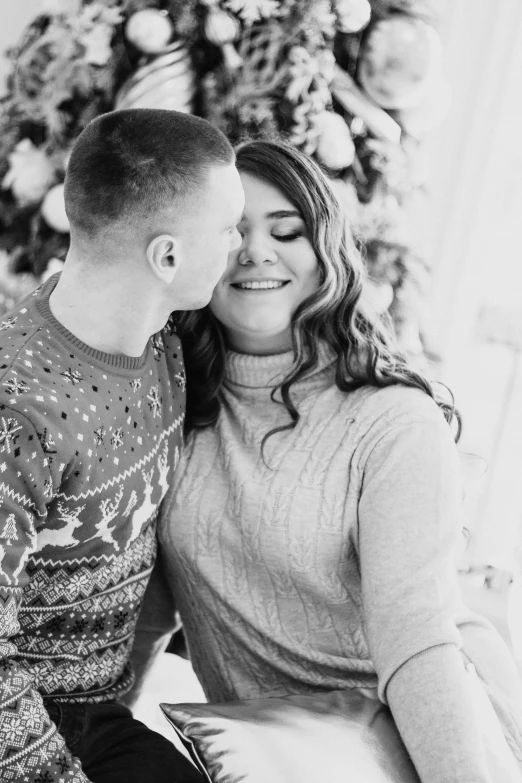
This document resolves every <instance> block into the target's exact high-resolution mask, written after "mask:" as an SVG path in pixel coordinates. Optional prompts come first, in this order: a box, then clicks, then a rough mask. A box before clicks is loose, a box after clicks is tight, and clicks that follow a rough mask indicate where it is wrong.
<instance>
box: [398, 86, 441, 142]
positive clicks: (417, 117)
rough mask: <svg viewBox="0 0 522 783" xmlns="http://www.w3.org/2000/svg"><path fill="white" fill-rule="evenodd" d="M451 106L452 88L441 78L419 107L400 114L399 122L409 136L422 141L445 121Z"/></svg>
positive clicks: (405, 110)
mask: <svg viewBox="0 0 522 783" xmlns="http://www.w3.org/2000/svg"><path fill="white" fill-rule="evenodd" d="M450 106H451V87H450V86H449V84H448V83H447V81H446V80H445V79H443V78H442V77H441V78H440V79H439V80H438V81H436V82H435V83H434V84H433V85H432V87H431V88H430V90H429V91H428V93H427V94H426V95H425V96H424V98H423V99H422V101H421V102H420V103H419V104H418V105H417V106H412V108H411V109H403V110H402V111H401V112H399V115H398V117H397V121H398V122H399V124H400V125H401V127H402V128H404V130H405V131H406V133H407V134H408V135H409V136H413V137H414V138H415V139H422V138H423V137H424V136H426V135H427V134H428V133H431V131H433V130H435V129H436V128H438V127H439V125H440V124H441V123H442V122H443V121H444V120H445V118H446V116H447V114H448V111H449V109H450Z"/></svg>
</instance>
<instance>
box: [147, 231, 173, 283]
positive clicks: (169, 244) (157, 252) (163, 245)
mask: <svg viewBox="0 0 522 783" xmlns="http://www.w3.org/2000/svg"><path fill="white" fill-rule="evenodd" d="M147 261H148V262H149V266H150V268H151V269H152V271H153V272H154V274H155V275H156V277H159V279H160V280H162V281H163V282H164V283H165V284H166V285H170V284H171V283H172V281H173V280H174V277H175V276H176V272H177V271H178V269H179V267H180V265H181V254H180V251H179V247H178V244H177V242H176V240H175V239H174V237H173V236H171V235H170V234H160V236H158V237H154V239H153V240H152V241H151V242H150V243H149V246H148V248H147Z"/></svg>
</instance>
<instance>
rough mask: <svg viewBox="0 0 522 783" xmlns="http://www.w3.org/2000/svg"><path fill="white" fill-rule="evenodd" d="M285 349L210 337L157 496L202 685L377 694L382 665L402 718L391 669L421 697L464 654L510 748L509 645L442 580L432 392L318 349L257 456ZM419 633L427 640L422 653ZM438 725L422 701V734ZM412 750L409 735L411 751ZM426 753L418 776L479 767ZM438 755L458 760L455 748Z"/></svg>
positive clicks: (451, 580)
mask: <svg viewBox="0 0 522 783" xmlns="http://www.w3.org/2000/svg"><path fill="white" fill-rule="evenodd" d="M291 361H292V355H291V354H282V355H278V356H268V357H256V356H248V355H240V354H236V353H230V354H229V355H228V360H227V367H226V382H225V387H224V390H223V398H222V399H223V405H222V410H221V414H220V417H219V419H218V421H217V423H216V424H215V425H214V426H213V427H209V428H206V429H204V430H201V431H197V432H196V433H195V434H193V435H192V436H191V437H190V439H189V443H188V445H187V450H186V453H185V455H184V456H183V457H182V460H181V462H180V465H179V469H178V471H177V472H176V475H175V478H174V482H173V487H172V496H171V497H170V499H169V503H168V504H167V505H166V507H165V516H164V521H163V523H162V525H161V528H160V540H161V543H162V547H163V551H164V554H165V560H166V566H167V570H168V574H169V579H170V583H171V586H172V588H173V591H174V597H175V600H176V604H177V606H178V609H179V611H180V614H181V618H182V621H183V624H184V628H185V632H186V636H187V639H188V644H189V648H190V654H191V658H192V662H193V665H194V669H195V671H196V673H197V675H198V677H199V678H200V680H201V682H202V684H203V687H204V690H205V692H206V695H207V697H208V698H209V699H210V700H213V701H217V700H227V701H228V700H232V699H237V698H240V699H244V698H254V697H257V696H268V695H281V694H290V693H302V692H306V691H314V690H325V689H337V688H349V687H358V688H362V689H364V692H365V693H367V694H369V695H371V694H373V695H374V697H379V698H381V699H382V700H383V701H386V700H387V698H388V696H389V695H390V693H391V691H392V689H390V688H389V685H390V683H391V682H393V683H398V684H399V686H398V688H397V687H395V693H394V696H395V698H394V703H393V704H391V705H390V706H391V707H392V710H393V711H394V712H395V708H397V712H399V713H400V712H401V709H402V710H403V713H404V711H405V713H406V714H407V715H409V716H410V718H411V714H412V712H411V710H412V709H413V711H415V705H412V704H411V699H410V701H409V702H408V698H409V696H408V683H410V682H414V681H417V682H418V681H419V677H420V681H421V682H425V683H426V689H425V691H426V698H428V699H429V698H430V696H431V695H432V694H431V692H430V682H431V683H432V684H433V683H434V680H436V679H437V677H438V676H439V674H438V673H440V672H442V673H443V674H444V676H445V677H447V679H446V680H445V681H444V687H445V688H448V689H451V688H452V687H453V686H455V688H456V690H455V693H456V694H458V693H459V690H458V687H460V685H461V683H460V684H459V682H460V681H459V682H457V681H458V680H459V677H460V670H459V666H460V667H462V663H461V656H462V655H463V654H464V656H465V657H468V658H471V659H472V660H473V661H474V663H475V666H476V668H477V670H478V673H479V675H480V676H481V678H482V679H483V680H484V681H485V682H486V684H487V688H488V689H489V692H490V696H491V698H492V700H493V702H494V704H495V706H496V707H497V710H498V713H499V714H500V715H501V718H502V721H503V725H504V729H505V732H506V735H508V736H509V741H510V743H511V744H512V746H513V747H514V748H515V750H516V752H518V753H519V759H520V760H522V752H520V751H521V748H522V743H521V741H520V727H521V725H522V716H521V705H522V700H520V701H519V699H520V694H521V690H520V684H519V682H518V679H517V675H516V672H515V669H514V666H513V663H512V662H511V660H510V658H509V655H508V653H507V651H506V650H505V649H504V648H503V646H502V644H501V642H500V640H499V639H497V636H496V635H495V632H494V630H493V628H492V627H491V626H489V625H488V624H487V623H486V622H485V621H483V620H482V619H479V618H478V617H476V616H474V615H472V614H471V613H470V612H469V611H467V610H466V609H465V607H464V606H463V605H462V602H461V598H460V592H459V589H458V584H457V575H456V568H455V566H454V552H455V549H456V546H457V544H458V542H459V537H460V536H461V529H460V523H459V512H460V505H461V495H462V490H461V485H460V480H459V462H458V456H457V452H456V448H455V444H454V442H453V438H452V434H451V430H450V428H449V427H448V425H447V424H446V422H445V421H444V419H443V416H442V414H441V412H440V410H439V409H438V408H437V406H436V405H435V404H434V403H433V401H432V400H431V399H430V398H429V397H428V396H427V395H426V394H424V393H423V392H421V391H419V390H416V389H409V388H406V387H403V386H398V385H397V386H393V387H389V388H386V389H377V388H375V387H370V386H365V387H362V388H360V389H359V390H357V391H353V392H350V393H343V392H341V391H340V390H339V389H338V388H337V387H336V385H335V383H334V375H335V365H334V363H333V359H332V357H330V356H328V354H327V353H326V352H324V354H323V356H322V359H321V362H320V365H319V367H318V368H317V369H316V370H315V371H314V372H313V373H312V374H311V375H309V377H307V378H306V379H304V380H302V381H300V382H299V383H298V384H296V385H295V386H294V387H293V388H292V396H293V399H294V401H295V404H296V406H297V408H298V410H299V412H300V414H301V418H300V420H299V422H298V424H297V426H296V428H295V429H293V430H286V431H284V432H278V433H276V434H274V435H273V436H271V437H270V438H269V439H268V441H267V442H266V447H265V461H266V462H265V461H264V460H263V457H262V455H261V441H262V439H263V437H264V436H265V435H266V433H268V432H269V431H270V430H272V429H274V428H275V427H279V426H281V425H284V424H288V422H289V420H290V419H289V415H288V413H287V411H286V408H285V407H284V406H283V405H281V404H279V403H278V402H273V401H271V400H270V393H271V390H272V389H273V387H274V386H275V385H277V383H278V381H280V380H281V378H282V377H283V376H284V375H285V374H286V372H287V371H288V369H289V367H290V364H291ZM435 649H436V650H437V655H438V652H439V651H443V653H444V655H443V663H442V669H440V670H439V669H437V668H436V666H435V663H434V661H435V658H434V655H433V654H432V653H431V652H430V651H433V650H435ZM459 650H462V651H463V652H459ZM446 653H447V655H446ZM452 656H453V657H452ZM499 656H500V657H499ZM448 661H449V662H450V663H449V664H448V666H447V667H446V668H444V666H445V665H446V663H448ZM459 661H460V663H459ZM500 661H502V662H503V665H502V666H500V667H499V663H500ZM455 662H456V663H455ZM437 666H438V664H437ZM455 666H457V668H455ZM408 667H409V668H408ZM499 668H500V669H502V672H500V671H499ZM462 669H463V667H462ZM404 672H405V674H404ZM398 673H399V674H398ZM434 685H435V686H436V685H437V683H436V682H435V683H434ZM439 685H440V683H439ZM440 690H441V688H440V687H439V691H440ZM389 692H390V693H389ZM439 697H440V698H441V699H442V703H444V698H445V697H444V693H442V694H440V693H439ZM463 698H464V697H463ZM437 703H440V702H436V704H435V708H436V706H437ZM408 710H410V712H408ZM442 714H443V711H441V715H442ZM396 717H397V716H396ZM399 717H400V716H399ZM444 720H445V719H444ZM464 722H465V721H464ZM398 723H399V727H400V728H401V730H402V728H403V727H402V726H401V724H400V721H398ZM410 723H411V721H410ZM421 725H422V722H420V723H419V729H418V731H424V729H425V727H424V728H420V727H421ZM447 728H448V727H445V726H437V716H436V715H435V716H434V719H433V724H432V727H431V730H432V731H433V737H432V739H433V741H434V743H435V746H436V744H437V739H438V738H440V737H441V734H440V733H439V735H437V731H439V730H440V732H441V733H442V734H443V733H444V731H446V729H447ZM449 728H450V729H453V728H454V724H451V726H450V727H449ZM412 731H413V736H412V737H410V738H409V747H410V748H411V747H413V746H415V742H416V739H417V737H416V734H415V727H413V728H412ZM405 733H406V734H407V733H408V732H407V731H406V732H405ZM464 734H465V730H464ZM463 737H464V735H463ZM468 739H469V737H466V739H464V738H463V740H462V742H463V743H464V745H465V744H466V742H467V741H468ZM472 739H473V737H472ZM430 741H431V740H430ZM470 741H471V740H470ZM455 744H456V745H458V741H457V742H456V743H455ZM421 745H422V743H421ZM461 752H463V753H464V756H465V757H466V758H465V760H464V761H463V762H462V763H463V764H466V763H468V761H469V758H468V757H467V756H466V753H468V756H472V755H473V753H475V749H471V748H469V747H465V748H464V749H461V748H459V747H456V748H455V754H456V755H458V754H459V753H461ZM425 755H426V753H425V752H424V754H423V751H422V747H421V752H420V755H419V758H421V764H420V766H421V767H422V759H423V758H424V756H425ZM450 755H451V754H450ZM476 755H477V759H478V758H479V755H480V754H479V753H478V751H477V752H476ZM414 760H415V761H416V763H417V762H418V760H419V759H416V758H414ZM432 761H433V763H432V767H431V768H430V767H429V763H428V768H427V769H426V770H422V772H423V773H424V777H423V780H434V781H435V780H436V781H438V783H440V781H443V780H444V781H446V780H448V781H449V780H451V781H457V780H458V781H459V783H463V781H468V780H470V781H471V780H474V781H479V780H480V781H482V780H488V779H489V778H488V777H487V774H486V773H485V771H484V770H483V768H482V767H481V766H480V765H481V762H480V760H479V761H477V767H476V768H475V767H473V768H471V767H470V768H469V769H468V770H467V772H468V773H469V774H468V776H466V775H465V774H464V773H463V771H462V770H463V767H462V766H461V767H460V774H459V775H458V776H457V777H453V776H451V775H450V773H448V776H447V777H446V776H445V774H444V771H443V770H442V769H441V768H439V769H434V768H433V764H436V763H437V758H435V759H434V760H432ZM451 763H452V764H454V765H455V768H456V769H458V767H459V761H458V759H456V758H452V759H451ZM472 766H473V765H472Z"/></svg>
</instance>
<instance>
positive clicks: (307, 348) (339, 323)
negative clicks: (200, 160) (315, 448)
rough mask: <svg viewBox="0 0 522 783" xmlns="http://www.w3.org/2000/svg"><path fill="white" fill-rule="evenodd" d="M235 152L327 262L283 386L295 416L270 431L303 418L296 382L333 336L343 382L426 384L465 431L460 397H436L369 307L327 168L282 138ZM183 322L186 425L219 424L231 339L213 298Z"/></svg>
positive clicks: (346, 385)
mask: <svg viewBox="0 0 522 783" xmlns="http://www.w3.org/2000/svg"><path fill="white" fill-rule="evenodd" d="M236 155H237V168H238V169H239V171H240V172H244V173H245V174H249V175H251V176H253V177H256V178H257V179H260V180H262V181H264V182H266V183H268V184H269V185H271V186H273V187H275V188H277V189H278V190H279V191H280V192H281V193H282V194H284V196H285V197H286V198H287V199H288V200H289V201H290V202H291V203H292V204H293V205H294V206H295V208H296V209H297V210H298V211H299V212H300V214H301V216H302V218H303V220H304V223H305V225H306V228H307V232H308V238H309V240H310V242H311V244H312V247H313V249H314V251H315V255H316V257H317V262H318V264H319V268H320V285H319V288H318V289H317V291H315V293H313V294H312V295H311V296H309V297H308V298H307V299H305V300H304V301H303V302H302V303H301V304H300V305H299V307H298V308H297V310H296V311H295V313H294V314H293V318H292V346H293V351H294V362H293V365H292V367H291V369H290V371H289V373H288V375H287V376H286V377H285V379H284V381H283V382H282V384H281V385H280V386H279V387H278V389H279V392H280V395H281V399H282V401H283V403H284V405H285V406H286V408H287V410H288V412H289V414H290V419H291V423H290V424H289V425H288V426H287V427H282V428H279V429H277V430H272V432H270V433H268V435H272V434H273V433H274V432H277V431H279V430H280V429H287V428H293V427H295V425H296V424H297V422H298V420H299V412H298V410H297V409H296V407H295V405H294V404H293V402H292V396H291V388H292V385H293V384H295V383H296V382H297V381H298V380H300V379H301V378H303V376H305V375H306V374H307V373H308V372H310V371H311V370H312V369H313V368H315V367H316V366H317V363H318V358H319V357H318V347H319V344H320V343H326V344H327V345H328V346H329V347H330V349H331V350H332V351H333V352H334V354H335V355H336V356H337V366H336V377H335V380H336V384H337V386H338V388H339V389H341V390H342V391H350V390H353V389H355V388H357V387H359V386H362V385H363V384H370V385H372V386H378V387H384V386H390V385H392V384H403V385H404V386H410V387H415V388H418V389H421V390H422V391H424V392H425V393H426V394H428V395H429V396H430V397H432V398H433V399H434V400H435V401H436V402H437V404H438V405H439V406H440V407H441V408H442V410H443V412H444V415H445V417H446V420H447V421H448V422H450V423H451V422H452V421H454V420H456V422H457V437H458V434H459V430H460V423H459V418H458V414H457V413H456V411H455V409H454V407H453V404H452V403H450V402H448V401H443V400H438V399H436V396H435V392H434V389H433V387H432V386H431V384H430V383H429V381H428V380H427V379H426V378H424V377H423V376H422V375H421V374H420V373H418V372H416V371H415V370H414V369H412V368H411V367H410V366H409V365H408V362H407V360H406V358H405V357H404V356H403V354H402V353H401V352H400V351H399V350H398V348H397V346H396V344H395V341H394V338H393V336H392V333H391V330H389V329H388V327H387V326H386V325H385V324H384V323H383V322H382V321H381V320H380V319H378V318H377V317H373V316H372V315H369V314H368V313H367V312H366V310H367V308H366V307H365V306H364V305H363V303H362V300H361V294H362V288H363V282H364V277H365V271H364V266H363V262H362V259H361V256H360V254H359V252H358V251H357V249H356V247H355V244H354V242H353V239H352V237H351V235H350V233H349V231H348V230H347V226H346V220H345V216H344V214H343V212H342V209H341V206H340V204H339V201H338V200H337V198H336V196H335V194H334V192H333V190H332V188H331V186H330V184H329V182H328V179H327V177H326V176H325V174H324V173H323V171H322V170H321V169H320V168H319V166H318V165H317V164H316V163H314V161H313V160H311V159H310V158H309V157H307V156H306V155H305V154H304V153H302V152H300V151H299V150H297V149H295V148H294V147H292V146H290V145H289V144H286V143H282V142H274V141H265V140H257V141H250V142H246V143H244V144H242V145H240V146H239V147H238V149H237V150H236ZM176 323H177V331H178V334H179V336H180V338H181V340H182V342H183V347H184V354H185V361H186V370H187V420H186V425H187V430H189V431H190V430H192V429H193V428H201V427H206V426H209V425H211V424H213V423H214V422H216V420H217V418H218V416H219V411H220V404H221V403H220V391H221V388H222V386H223V383H224V377H225V375H224V373H225V353H226V350H227V340H226V336H225V333H224V330H223V328H222V326H221V324H220V323H219V321H218V320H217V319H216V318H215V316H214V315H213V314H212V312H211V310H210V308H209V307H208V306H207V307H205V308H203V309H202V310H195V311H190V312H185V313H181V314H180V315H179V316H178V317H177V320H176ZM276 391H277V390H276V389H274V390H273V392H272V399H274V394H275V392H276ZM268 435H267V436H265V439H264V440H266V437H268ZM263 443H264V441H263Z"/></svg>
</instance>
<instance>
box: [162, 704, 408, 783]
mask: <svg viewBox="0 0 522 783" xmlns="http://www.w3.org/2000/svg"><path fill="white" fill-rule="evenodd" d="M161 708H162V710H163V712H164V713H165V715H166V717H167V719H168V720H169V721H170V723H171V724H172V726H173V727H174V729H175V730H176V732H177V733H178V735H179V737H180V739H181V740H182V742H183V743H184V745H185V747H186V748H187V750H188V752H189V754H190V755H191V757H192V759H193V760H194V763H195V764H196V766H198V768H199V769H200V771H201V772H202V774H203V777H204V779H205V780H207V781H211V783H323V781H328V783H370V781H371V783H420V781H419V777H418V776H417V773H416V772H415V769H414V767H413V764H412V762H411V760H410V758H409V756H408V753H407V751H406V749H405V747H404V745H403V743H402V740H401V738H400V736H399V733H398V731H397V728H396V727H395V723H394V721H393V719H392V717H391V714H390V711H389V710H388V709H387V708H386V707H385V706H384V705H383V704H381V702H379V701H374V700H372V699H368V698H366V697H365V696H363V695H362V694H360V693H359V692H358V691H353V690H352V691H334V692H328V693H321V694H318V693H314V694H313V695H299V696H285V697H282V698H267V699H252V700H247V701H242V702H230V703H228V704H162V705H161Z"/></svg>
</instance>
